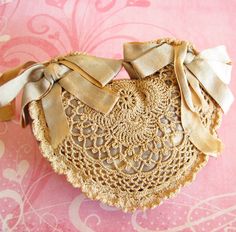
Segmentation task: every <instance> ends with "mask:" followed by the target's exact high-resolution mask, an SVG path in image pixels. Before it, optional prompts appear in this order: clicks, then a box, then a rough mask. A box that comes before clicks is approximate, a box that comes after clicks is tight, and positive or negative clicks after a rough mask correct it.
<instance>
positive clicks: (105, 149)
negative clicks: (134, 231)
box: [29, 41, 222, 211]
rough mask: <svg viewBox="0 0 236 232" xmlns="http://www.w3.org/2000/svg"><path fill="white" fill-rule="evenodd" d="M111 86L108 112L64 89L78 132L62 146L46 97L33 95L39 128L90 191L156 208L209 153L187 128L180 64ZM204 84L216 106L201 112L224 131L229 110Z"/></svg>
mask: <svg viewBox="0 0 236 232" xmlns="http://www.w3.org/2000/svg"><path fill="white" fill-rule="evenodd" d="M171 43H173V41H172V42H171ZM176 43H178V41H176ZM107 86H108V87H109V88H111V89H112V90H113V91H116V92H118V93H119V95H120V98H119V100H118V102H117V104H116V105H115V107H114V108H113V109H112V111H111V112H110V113H109V114H108V115H106V116H104V114H102V113H100V112H97V111H96V110H94V109H92V108H90V107H89V106H87V105H85V104H84V103H82V102H81V101H80V100H78V99H76V98H75V97H74V96H73V95H71V94H70V93H69V92H66V91H65V90H63V93H62V99H63V105H64V110H65V112H66V115H67V120H68V123H69V126H70V135H69V136H67V137H66V139H65V140H64V141H63V143H61V144H60V145H59V147H58V148H57V149H56V150H53V148H52V146H51V145H50V142H49V141H50V140H49V134H48V128H47V125H46V121H45V117H44V113H43V110H42V106H41V101H33V102H32V103H30V105H29V112H30V116H31V118H32V120H33V123H32V129H33V133H34V135H35V137H36V138H37V140H38V141H39V142H40V149H41V151H42V153H43V155H44V156H45V157H46V158H47V159H48V160H49V161H50V162H51V164H52V167H53V169H54V170H55V171H56V172H57V173H59V174H65V175H66V176H67V180H68V181H69V182H70V183H72V185H73V186H74V187H79V188H81V190H82V192H84V193H85V194H86V195H87V196H88V197H89V198H91V199H97V200H100V201H102V202H103V203H106V204H108V205H111V206H116V207H119V208H121V209H122V210H124V211H134V210H135V209H137V208H139V209H142V210H145V209H147V208H153V207H155V206H157V205H159V204H160V203H162V201H163V200H164V199H166V198H169V197H172V196H173V195H174V194H175V193H177V192H178V191H179V190H180V188H181V187H183V186H184V185H186V184H187V183H190V182H191V181H193V180H194V178H195V175H196V173H197V172H198V171H199V170H200V169H201V168H202V167H203V166H204V165H205V164H206V163H207V161H208V156H206V155H204V154H202V153H201V152H200V151H199V150H198V149H197V148H196V147H195V146H194V145H193V144H192V143H191V142H190V140H189V138H188V134H186V133H185V132H184V131H183V128H182V124H181V118H180V92H179V87H178V83H177V80H176V76H175V73H174V69H173V64H170V65H167V66H165V67H164V68H162V69H161V70H160V71H158V72H156V73H155V74H154V75H151V76H148V77H146V78H144V79H140V80H114V81H112V82H111V83H109V84H108V85H107ZM202 92H203V95H204V97H205V99H206V100H207V102H208V104H209V111H208V112H207V113H206V114H204V113H203V112H201V110H200V114H201V119H202V122H203V124H204V125H205V126H206V127H207V128H210V130H211V132H212V134H216V132H215V130H216V129H217V127H218V126H219V124H220V121H221V116H222V111H221V109H220V107H219V106H218V105H217V104H216V103H215V102H214V100H213V99H212V98H211V97H210V96H209V95H208V94H206V93H205V91H203V89H202ZM55 117H56V116H55Z"/></svg>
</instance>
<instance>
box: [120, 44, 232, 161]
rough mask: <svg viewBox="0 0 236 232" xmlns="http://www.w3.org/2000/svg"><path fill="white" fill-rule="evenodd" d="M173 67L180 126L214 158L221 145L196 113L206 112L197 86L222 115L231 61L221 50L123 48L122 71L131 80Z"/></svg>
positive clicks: (227, 97) (226, 104) (226, 106)
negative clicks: (177, 86) (179, 109)
mask: <svg viewBox="0 0 236 232" xmlns="http://www.w3.org/2000/svg"><path fill="white" fill-rule="evenodd" d="M171 63H174V71H175V74H176V78H177V81H178V85H179V88H180V93H181V99H182V100H181V122H182V125H183V128H184V131H185V132H186V133H187V134H188V135H189V139H190V141H191V142H192V143H193V144H194V145H195V146H196V147H197V148H198V149H199V150H200V151H202V152H203V153H204V154H206V155H211V156H215V157H216V156H217V155H218V154H219V153H220V152H221V150H222V148H223V144H222V142H221V141H220V140H219V139H218V138H216V137H215V136H213V135H212V134H211V133H210V131H209V130H208V129H207V128H206V127H205V126H204V125H203V124H202V122H201V119H200V115H199V113H198V109H200V108H201V109H202V110H203V112H206V111H207V110H208V104H207V102H206V100H205V99H204V96H203V94H202V92H201V89H200V85H201V86H202V87H204V89H205V90H206V92H207V93H208V94H209V95H210V96H211V97H212V98H213V99H214V100H215V101H216V102H217V103H218V104H219V106H220V107H221V109H222V110H223V111H224V112H227V111H228V109H229V108H230V106H231V104H232V102H233V100H234V97H233V94H232V93H231V91H230V90H229V88H228V86H227V84H228V83H229V82H230V78H231V61H230V59H229V56H228V55H227V52H226V49H225V47H224V46H218V47H216V48H211V49H207V50H204V51H202V52H201V53H199V54H198V55H195V54H193V52H191V51H188V43H187V42H182V43H181V44H180V45H176V46H171V45H169V44H167V43H162V44H155V43H140V42H131V43H129V42H128V43H125V44H124V67H125V68H126V70H127V72H128V73H129V74H130V76H131V77H132V78H145V77H147V76H150V75H152V74H154V73H155V72H157V71H158V70H160V69H161V68H163V67H165V66H166V65H168V64H171Z"/></svg>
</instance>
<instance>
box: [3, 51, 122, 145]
mask: <svg viewBox="0 0 236 232" xmlns="http://www.w3.org/2000/svg"><path fill="white" fill-rule="evenodd" d="M121 68H122V60H112V59H108V58H101V57H95V56H91V55H86V54H82V53H80V54H77V55H71V56H65V57H62V58H60V59H58V60H57V61H55V62H45V63H42V64H41V63H35V62H27V63H25V64H23V65H21V66H19V67H17V68H15V69H12V70H9V71H7V72H5V73H3V74H2V76H1V77H0V85H1V86H0V120H1V121H5V120H10V119H11V118H12V116H13V113H14V110H13V106H14V104H13V102H14V99H15V97H16V96H17V95H18V93H19V92H20V91H21V90H23V96H22V107H21V109H22V110H21V125H22V126H23V127H25V126H26V125H27V124H28V123H29V117H28V114H27V105H28V104H29V103H30V102H31V101H35V100H40V99H41V101H42V106H43V110H44V114H45V118H46V122H47V125H48V128H49V134H50V138H51V144H52V146H53V148H56V147H57V146H58V145H59V144H60V143H61V142H62V141H63V139H65V137H66V136H67V135H68V134H69V126H68V122H67V119H66V115H65V113H64V109H63V104H62V99H61V92H62V88H63V89H65V90H66V91H68V92H70V93H71V94H73V95H74V96H75V97H77V98H78V99H79V100H81V101H82V102H84V103H85V104H87V105H88V106H90V107H92V108H93V109H95V110H97V111H99V112H101V113H104V114H107V113H109V112H110V110H111V109H112V108H113V106H114V105H115V103H116V101H117V100H118V98H119V97H118V95H117V94H116V93H114V92H112V91H111V90H110V89H109V88H107V87H106V86H105V85H106V84H107V83H108V82H110V81H111V80H112V79H113V78H114V77H115V76H116V75H117V74H118V72H119V71H120V69H121Z"/></svg>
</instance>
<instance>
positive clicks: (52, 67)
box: [43, 63, 63, 85]
mask: <svg viewBox="0 0 236 232" xmlns="http://www.w3.org/2000/svg"><path fill="white" fill-rule="evenodd" d="M60 70H61V72H60ZM62 71H63V70H62V69H61V66H60V65H59V64H57V63H50V64H49V65H48V66H46V67H45V68H44V73H43V74H44V76H45V78H46V79H47V80H48V81H49V82H50V83H51V84H52V85H53V84H54V83H55V82H57V81H58V80H60V79H61V77H62V75H63V73H62Z"/></svg>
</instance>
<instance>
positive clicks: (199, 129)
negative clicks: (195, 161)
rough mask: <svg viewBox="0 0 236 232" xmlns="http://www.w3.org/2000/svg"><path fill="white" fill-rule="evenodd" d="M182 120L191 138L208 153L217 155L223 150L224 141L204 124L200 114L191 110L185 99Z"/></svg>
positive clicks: (201, 149) (199, 147)
mask: <svg viewBox="0 0 236 232" xmlns="http://www.w3.org/2000/svg"><path fill="white" fill-rule="evenodd" d="M181 121H182V125H183V128H184V130H185V131H186V132H187V134H188V135H189V140H190V141H191V142H192V143H193V145H195V146H196V147H197V148H198V149H199V150H200V151H202V152H203V153H204V154H206V155H210V156H214V157H217V156H218V154H219V153H220V152H221V151H222V150H223V143H222V142H221V141H220V140H219V139H217V138H216V137H215V136H213V135H212V134H210V132H209V130H208V129H207V128H206V127H205V126H204V125H203V124H202V122H201V119H200V116H199V115H198V114H197V113H196V112H192V111H191V110H189V108H188V106H187V105H186V103H185V102H184V101H181Z"/></svg>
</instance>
